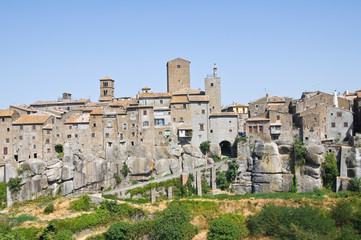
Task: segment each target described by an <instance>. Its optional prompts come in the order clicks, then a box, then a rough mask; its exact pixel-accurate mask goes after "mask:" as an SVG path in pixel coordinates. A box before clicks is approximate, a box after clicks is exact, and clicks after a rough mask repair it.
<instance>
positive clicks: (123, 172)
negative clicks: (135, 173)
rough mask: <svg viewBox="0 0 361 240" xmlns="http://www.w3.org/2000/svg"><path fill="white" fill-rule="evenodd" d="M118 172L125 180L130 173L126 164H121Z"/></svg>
mask: <svg viewBox="0 0 361 240" xmlns="http://www.w3.org/2000/svg"><path fill="white" fill-rule="evenodd" d="M120 172H121V173H122V174H123V176H124V177H125V178H126V177H127V176H128V173H129V172H130V170H129V167H128V165H127V163H123V167H122V169H121V170H120Z"/></svg>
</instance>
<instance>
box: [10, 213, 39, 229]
mask: <svg viewBox="0 0 361 240" xmlns="http://www.w3.org/2000/svg"><path fill="white" fill-rule="evenodd" d="M35 220H36V217H34V216H31V215H29V214H21V215H19V216H17V217H9V218H7V221H9V223H10V225H11V226H12V227H17V226H20V225H21V224H23V223H24V222H26V221H35Z"/></svg>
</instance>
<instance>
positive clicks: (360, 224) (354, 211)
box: [331, 199, 361, 234]
mask: <svg viewBox="0 0 361 240" xmlns="http://www.w3.org/2000/svg"><path fill="white" fill-rule="evenodd" d="M331 216H332V218H333V219H334V220H335V222H336V226H338V227H341V229H342V228H343V227H345V229H344V231H345V232H350V230H349V228H350V227H353V229H354V230H355V231H357V232H358V233H359V234H360V233H361V202H360V201H359V200H358V201H357V200H356V201H355V199H351V200H341V201H339V202H337V203H336V205H335V206H334V207H333V208H332V209H331Z"/></svg>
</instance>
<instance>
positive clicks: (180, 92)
mask: <svg viewBox="0 0 361 240" xmlns="http://www.w3.org/2000/svg"><path fill="white" fill-rule="evenodd" d="M201 92H202V91H201V90H195V89H191V88H184V89H181V90H178V91H176V92H174V93H173V96H174V95H187V94H193V95H197V94H201Z"/></svg>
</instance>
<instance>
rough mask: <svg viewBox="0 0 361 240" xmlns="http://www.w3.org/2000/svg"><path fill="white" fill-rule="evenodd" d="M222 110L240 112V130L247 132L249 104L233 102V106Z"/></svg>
mask: <svg viewBox="0 0 361 240" xmlns="http://www.w3.org/2000/svg"><path fill="white" fill-rule="evenodd" d="M222 112H235V113H238V131H239V132H241V133H246V132H247V131H246V123H247V119H248V115H249V111H248V106H247V105H243V104H239V103H233V104H232V105H231V106H228V107H224V108H223V109H222Z"/></svg>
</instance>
